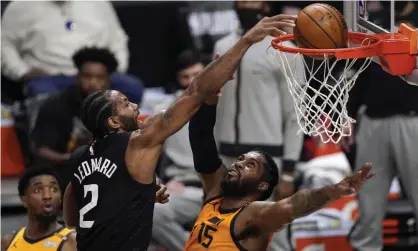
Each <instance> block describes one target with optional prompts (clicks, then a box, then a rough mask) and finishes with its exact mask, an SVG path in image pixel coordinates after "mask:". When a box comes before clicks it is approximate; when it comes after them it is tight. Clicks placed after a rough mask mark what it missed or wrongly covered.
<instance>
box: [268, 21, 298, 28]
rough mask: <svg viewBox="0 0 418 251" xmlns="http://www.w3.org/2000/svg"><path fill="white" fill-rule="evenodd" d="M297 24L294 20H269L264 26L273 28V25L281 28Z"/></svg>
mask: <svg viewBox="0 0 418 251" xmlns="http://www.w3.org/2000/svg"><path fill="white" fill-rule="evenodd" d="M295 26H296V25H295V23H294V22H283V21H280V22H271V23H270V22H268V23H265V24H264V27H266V28H271V27H275V28H278V29H280V28H284V27H295Z"/></svg>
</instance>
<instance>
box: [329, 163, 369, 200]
mask: <svg viewBox="0 0 418 251" xmlns="http://www.w3.org/2000/svg"><path fill="white" fill-rule="evenodd" d="M371 169H372V164H371V163H366V164H364V165H363V167H362V168H361V169H360V170H358V171H357V172H356V173H354V174H353V175H350V176H348V177H346V178H345V179H343V180H342V181H341V182H340V183H338V184H336V185H335V193H336V194H335V195H336V197H337V198H338V197H341V196H345V195H350V194H353V193H355V192H358V191H359V190H360V189H361V188H362V187H363V185H364V183H365V182H366V181H367V180H369V179H370V178H372V177H373V176H374V175H375V173H374V172H370V170H371Z"/></svg>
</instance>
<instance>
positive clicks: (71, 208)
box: [63, 183, 78, 229]
mask: <svg viewBox="0 0 418 251" xmlns="http://www.w3.org/2000/svg"><path fill="white" fill-rule="evenodd" d="M74 198H75V197H74V194H73V186H72V185H71V183H70V184H68V186H67V188H66V189H65V192H64V202H63V214H64V222H65V226H66V227H68V228H71V229H73V228H75V227H76V226H77V220H78V210H77V206H76V204H75V199H74Z"/></svg>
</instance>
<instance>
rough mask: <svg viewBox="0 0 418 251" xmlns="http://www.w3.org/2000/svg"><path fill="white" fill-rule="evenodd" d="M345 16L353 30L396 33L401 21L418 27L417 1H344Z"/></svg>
mask: <svg viewBox="0 0 418 251" xmlns="http://www.w3.org/2000/svg"><path fill="white" fill-rule="evenodd" d="M344 17H345V19H346V21H347V25H348V28H349V29H351V31H358V32H365V33H372V34H380V33H394V32H396V31H397V30H398V25H399V23H407V24H410V25H412V26H413V27H418V3H417V2H416V1H395V0H390V1H376V0H356V1H350V0H345V1H344Z"/></svg>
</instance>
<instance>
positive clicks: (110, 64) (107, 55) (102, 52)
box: [73, 47, 118, 74]
mask: <svg viewBox="0 0 418 251" xmlns="http://www.w3.org/2000/svg"><path fill="white" fill-rule="evenodd" d="M89 62H95V63H101V64H103V65H104V66H106V68H107V72H108V73H109V74H112V73H113V72H115V71H116V69H117V68H118V61H117V60H116V58H115V56H114V55H113V53H112V52H111V51H109V50H108V49H106V48H97V47H84V48H82V49H80V50H79V51H77V52H76V53H74V55H73V63H74V65H75V66H76V67H77V69H78V70H79V71H80V70H81V68H82V67H83V65H84V64H86V63H89Z"/></svg>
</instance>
